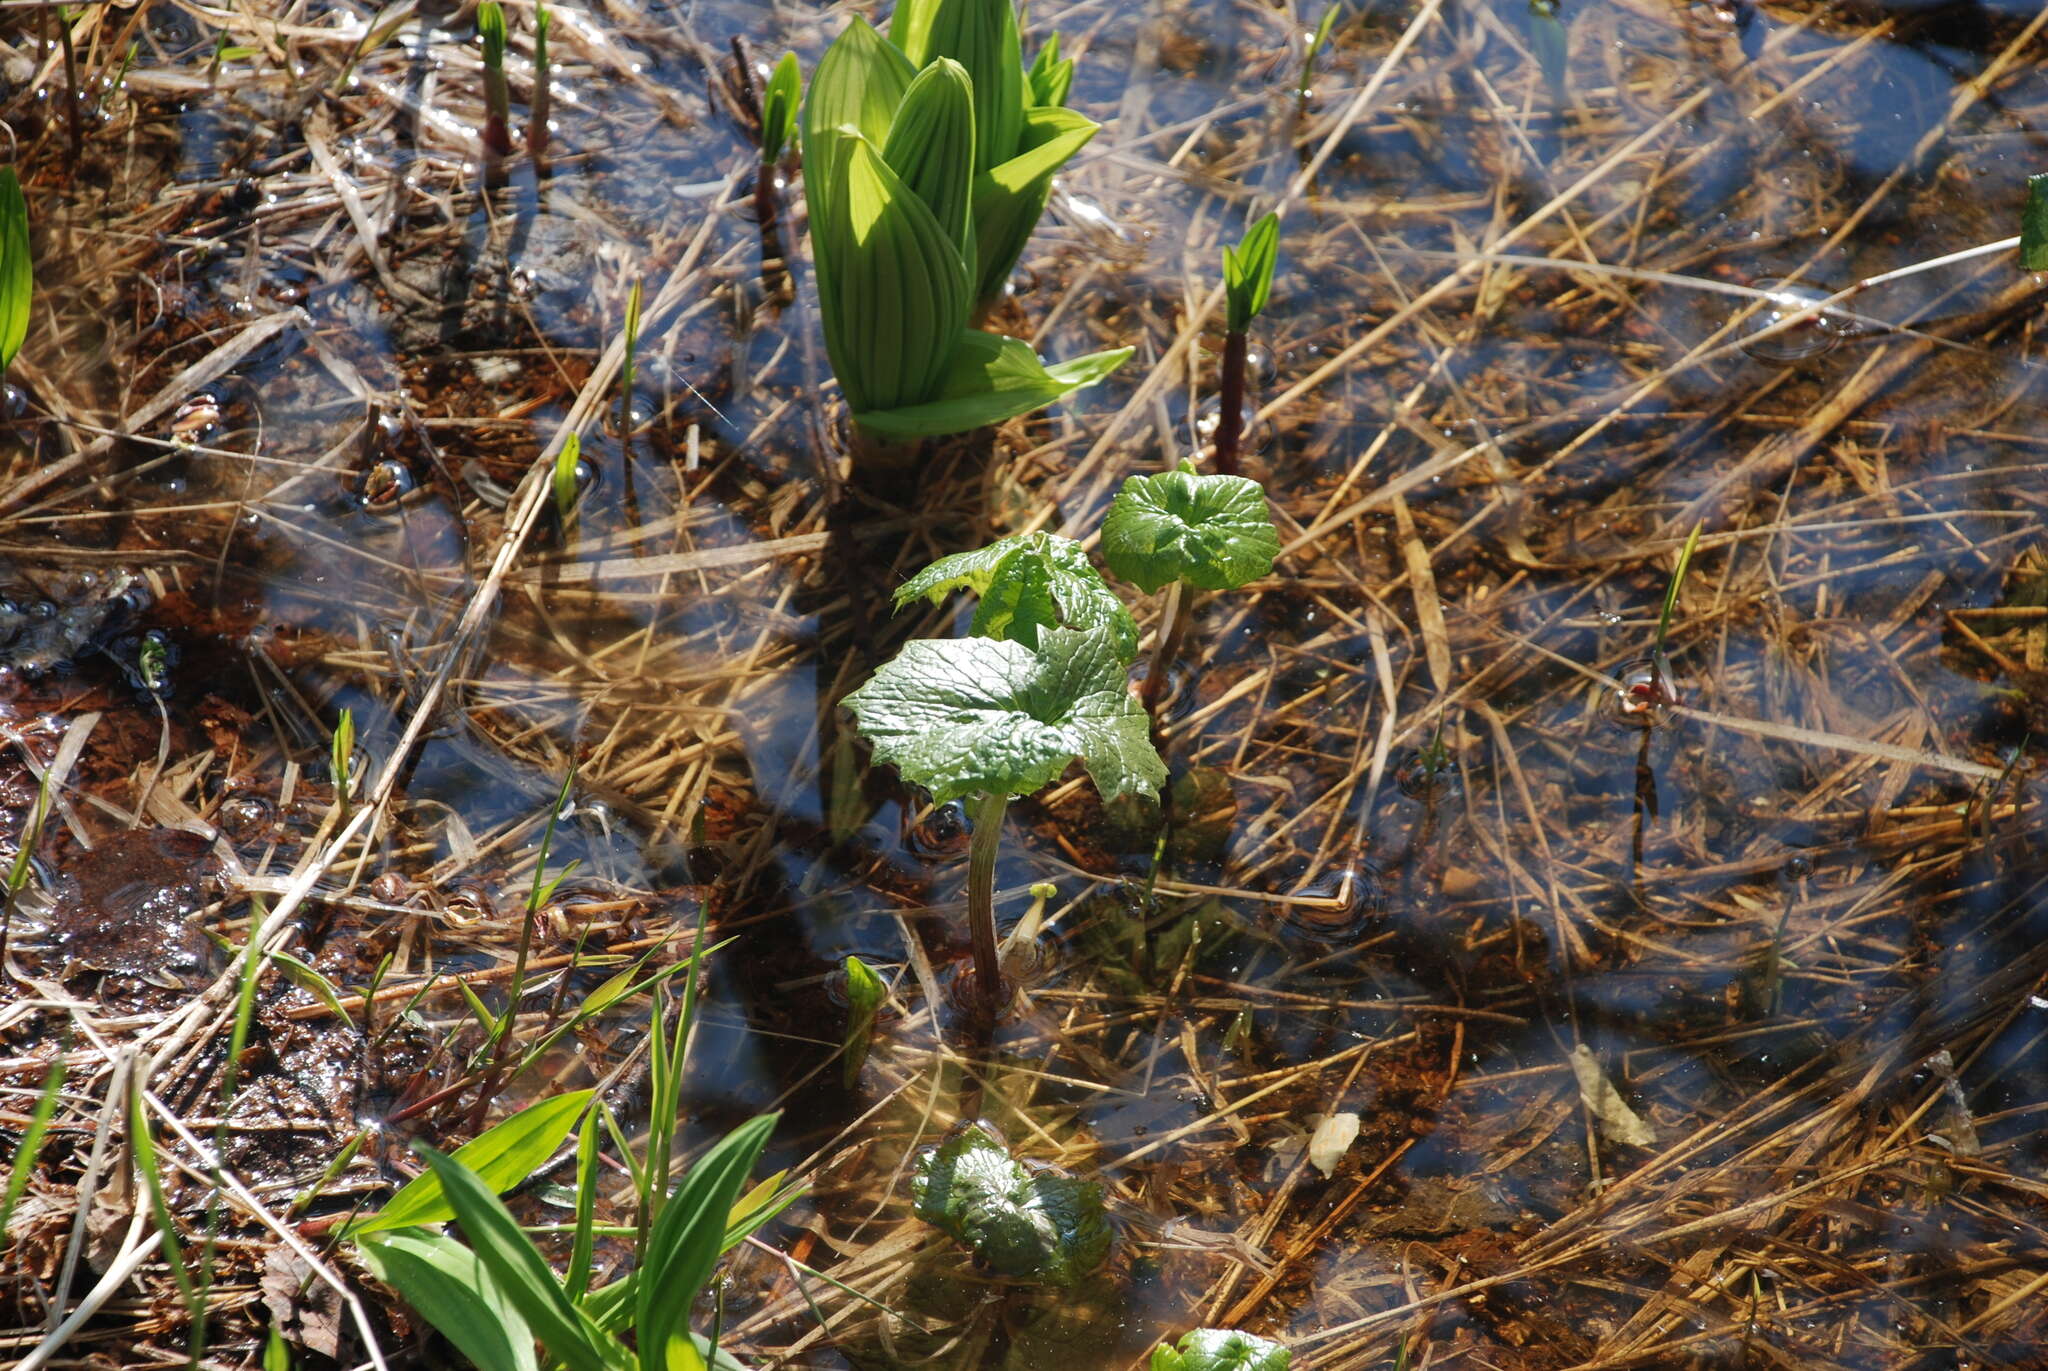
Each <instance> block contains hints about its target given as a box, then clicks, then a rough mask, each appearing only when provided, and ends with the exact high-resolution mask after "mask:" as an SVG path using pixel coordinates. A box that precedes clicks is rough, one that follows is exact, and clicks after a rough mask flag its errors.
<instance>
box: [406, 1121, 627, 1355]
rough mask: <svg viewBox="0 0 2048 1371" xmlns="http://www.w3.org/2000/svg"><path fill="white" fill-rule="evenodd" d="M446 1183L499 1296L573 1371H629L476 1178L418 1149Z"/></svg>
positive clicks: (614, 1344)
mask: <svg viewBox="0 0 2048 1371" xmlns="http://www.w3.org/2000/svg"><path fill="white" fill-rule="evenodd" d="M414 1146H415V1147H416V1148H417V1149H418V1150H419V1152H420V1154H421V1155H422V1156H424V1157H425V1158H426V1159H427V1164H428V1165H429V1166H430V1167H432V1168H433V1171H432V1174H433V1175H434V1176H436V1177H438V1178H439V1179H440V1181H441V1185H442V1190H443V1193H444V1194H445V1195H446V1196H447V1202H448V1205H449V1207H450V1208H452V1209H453V1210H454V1212H455V1216H456V1218H458V1219H459V1220H460V1221H461V1223H462V1231H463V1233H464V1234H465V1235H466V1236H467V1237H468V1238H469V1241H470V1245H471V1247H472V1248H473V1249H474V1251H475V1253H476V1258H477V1261H478V1263H479V1265H480V1266H481V1267H482V1268H483V1269H484V1270H485V1271H487V1272H489V1273H490V1277H491V1279H492V1281H493V1282H495V1283H496V1285H497V1288H498V1291H499V1293H500V1296H501V1297H502V1298H503V1300H504V1301H505V1302H506V1303H507V1304H509V1305H510V1306H511V1307H512V1308H513V1309H515V1310H517V1311H518V1313H519V1316H520V1317H521V1318H522V1319H524V1320H525V1322H526V1326H527V1327H528V1328H529V1329H531V1330H532V1332H533V1335H534V1336H535V1337H536V1338H538V1339H539V1340H540V1343H541V1346H543V1347H545V1348H546V1349H547V1350H548V1354H549V1355H550V1356H552V1357H553V1358H554V1359H555V1360H556V1361H558V1362H561V1363H562V1364H563V1365H564V1366H566V1367H568V1368H569V1371H626V1369H627V1368H629V1367H631V1366H632V1365H633V1358H632V1355H631V1354H630V1353H628V1352H627V1351H626V1349H625V1348H624V1347H623V1346H622V1345H620V1343H619V1342H618V1340H617V1339H615V1338H613V1337H611V1336H610V1335H609V1334H607V1333H605V1332H603V1331H602V1330H600V1329H599V1328H598V1327H597V1326H596V1324H594V1323H593V1322H591V1320H590V1319H589V1318H588V1317H587V1316H586V1315H584V1314H581V1313H579V1312H578V1311H577V1309H576V1307H575V1306H574V1305H572V1304H570V1303H569V1297H568V1295H567V1294H565V1293H564V1292H563V1290H562V1285H561V1282H560V1281H558V1280H556V1279H555V1273H554V1272H553V1271H551V1270H549V1269H548V1264H547V1261H546V1260H545V1259H544V1258H543V1257H542V1256H541V1254H540V1250H539V1249H538V1248H536V1247H535V1246H534V1245H533V1239H531V1238H529V1237H527V1236H526V1234H525V1232H523V1231H522V1230H521V1229H520V1227H519V1223H518V1221H517V1220H515V1219H514V1218H513V1217H512V1212H511V1211H510V1210H508V1209H507V1208H505V1205H504V1202H503V1201H501V1200H500V1199H499V1198H498V1197H497V1196H496V1195H495V1194H493V1193H492V1191H491V1187H490V1185H489V1184H487V1183H486V1182H485V1180H484V1179H483V1178H482V1177H481V1176H479V1175H477V1173H476V1172H474V1171H472V1170H470V1169H469V1168H468V1167H466V1166H464V1165H462V1164H461V1163H460V1162H458V1161H455V1160H454V1159H453V1158H451V1157H448V1156H446V1155H444V1154H442V1153H440V1152H437V1151H435V1150H434V1149H433V1148H431V1147H428V1146H427V1145H426V1144H425V1143H415V1144H414Z"/></svg>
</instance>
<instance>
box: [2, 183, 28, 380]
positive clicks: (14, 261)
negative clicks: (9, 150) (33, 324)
mask: <svg viewBox="0 0 2048 1371" xmlns="http://www.w3.org/2000/svg"><path fill="white" fill-rule="evenodd" d="M35 286H36V278H35V263H34V261H33V259H32V257H31V254H30V250H29V242H28V203H27V201H25V200H23V199H22V195H21V182H20V181H19V180H18V179H17V178H16V177H15V174H14V168H13V167H0V372H4V371H6V370H7V368H8V367H10V366H12V365H13V364H14V358H15V354H17V353H19V352H20V351H21V345H22V343H23V342H24V341H26V339H27V338H28V314H29V302H30V300H31V299H32V298H33V297H34V295H35Z"/></svg>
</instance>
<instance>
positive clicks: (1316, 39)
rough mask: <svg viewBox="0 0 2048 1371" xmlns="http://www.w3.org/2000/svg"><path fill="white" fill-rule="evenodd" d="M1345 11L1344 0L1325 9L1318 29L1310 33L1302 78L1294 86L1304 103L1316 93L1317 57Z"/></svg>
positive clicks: (1296, 93)
mask: <svg viewBox="0 0 2048 1371" xmlns="http://www.w3.org/2000/svg"><path fill="white" fill-rule="evenodd" d="M1343 12H1344V6H1343V3H1342V0H1339V3H1337V4H1334V5H1332V6H1330V7H1329V8H1328V9H1326V10H1324V11H1323V17H1322V20H1321V22H1319V23H1318V24H1317V25H1316V31H1315V32H1314V33H1312V34H1310V35H1309V40H1308V51H1307V52H1306V53H1305V54H1303V56H1302V59H1301V80H1300V81H1299V82H1298V83H1296V85H1295V88H1294V93H1295V96H1296V98H1298V99H1299V100H1300V101H1301V103H1302V104H1303V105H1306V104H1308V102H1309V97H1310V96H1311V95H1313V94H1314V93H1315V92H1314V89H1313V84H1312V83H1313V82H1314V80H1315V74H1316V58H1318V57H1320V56H1321V55H1322V52H1323V49H1324V48H1325V47H1326V46H1328V45H1329V42H1330V34H1331V32H1332V31H1333V30H1334V29H1335V28H1336V27H1337V16H1339V15H1340V14H1342V13H1343Z"/></svg>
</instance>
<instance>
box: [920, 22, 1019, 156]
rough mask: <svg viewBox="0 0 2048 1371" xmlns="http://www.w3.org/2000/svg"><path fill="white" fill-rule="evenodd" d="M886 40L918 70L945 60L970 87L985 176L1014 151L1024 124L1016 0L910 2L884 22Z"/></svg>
mask: <svg viewBox="0 0 2048 1371" xmlns="http://www.w3.org/2000/svg"><path fill="white" fill-rule="evenodd" d="M889 41H890V42H891V43H894V44H895V45H896V46H897V47H898V48H900V49H901V50H902V52H903V55H904V56H905V57H907V58H909V59H910V64H911V65H912V66H913V67H916V68H918V69H919V70H920V71H922V70H923V69H924V68H925V66H926V64H928V63H930V62H933V61H936V60H937V59H939V58H941V57H950V58H952V59H953V60H954V61H955V62H958V63H959V64H960V65H961V66H962V67H964V68H966V70H967V75H968V77H969V79H970V80H971V81H972V82H973V93H974V127H975V130H976V134H977V143H978V147H977V150H976V153H975V163H974V169H975V170H976V171H978V172H979V171H987V170H988V169H989V168H990V167H993V166H995V165H996V164H997V163H998V162H1004V161H1008V160H1009V159H1010V157H1011V156H1012V155H1013V154H1014V153H1015V152H1016V150H1017V139H1018V135H1019V134H1020V132H1021V131H1022V129H1023V124H1024V56H1023V46H1022V40H1021V39H1020V38H1019V36H1018V33H1017V5H1016V0H928V2H926V0H913V2H912V3H909V4H903V5H899V6H898V7H897V9H896V13H895V15H894V16H893V17H892V18H891V19H890V21H889Z"/></svg>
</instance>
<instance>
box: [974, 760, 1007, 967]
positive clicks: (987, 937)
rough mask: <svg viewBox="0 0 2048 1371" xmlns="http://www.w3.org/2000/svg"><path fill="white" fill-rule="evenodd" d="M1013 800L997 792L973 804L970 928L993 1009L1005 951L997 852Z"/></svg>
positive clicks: (984, 796) (980, 798)
mask: <svg viewBox="0 0 2048 1371" xmlns="http://www.w3.org/2000/svg"><path fill="white" fill-rule="evenodd" d="M1009 805H1010V797H1009V796H1008V795H1005V794H1003V793H1002V792H1000V791H998V792H996V793H994V794H988V795H982V796H981V797H979V798H978V799H977V800H976V801H975V805H974V838H973V841H972V843H971V844H970V846H969V847H968V849H967V928H968V933H969V935H970V936H971V937H972V938H973V940H974V973H975V980H976V982H977V983H978V984H979V985H980V987H981V993H982V996H983V998H985V999H986V1000H987V1001H988V1003H989V1005H990V1006H991V1007H993V1006H994V1005H996V1004H998V1003H999V1002H1000V997H1001V995H1002V993H1003V967H1002V952H1001V950H1000V949H999V948H998V946H997V944H996V851H997V848H998V847H999V846H1000V845H1001V843H1002V839H1003V812H1004V811H1005V810H1006V809H1008V808H1009Z"/></svg>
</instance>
